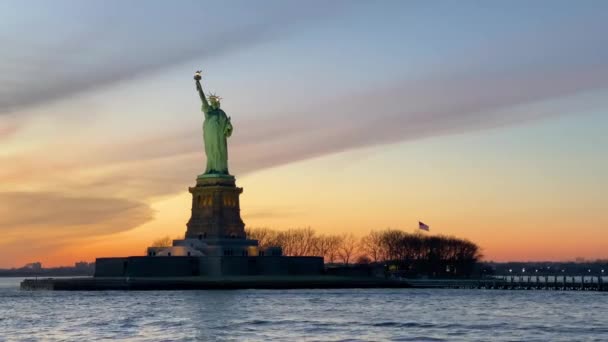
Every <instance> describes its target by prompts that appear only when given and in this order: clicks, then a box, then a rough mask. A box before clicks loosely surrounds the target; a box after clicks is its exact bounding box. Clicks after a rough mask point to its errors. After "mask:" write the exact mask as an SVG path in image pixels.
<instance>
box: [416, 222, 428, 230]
mask: <svg viewBox="0 0 608 342" xmlns="http://www.w3.org/2000/svg"><path fill="white" fill-rule="evenodd" d="M418 229H422V230H424V231H427V232H428V231H429V226H427V225H426V224H424V223H422V222H420V221H418Z"/></svg>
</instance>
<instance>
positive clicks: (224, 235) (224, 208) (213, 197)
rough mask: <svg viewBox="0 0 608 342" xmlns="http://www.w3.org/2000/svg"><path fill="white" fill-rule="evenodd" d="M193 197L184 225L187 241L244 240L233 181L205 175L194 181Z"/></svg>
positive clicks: (226, 176) (243, 228)
mask: <svg viewBox="0 0 608 342" xmlns="http://www.w3.org/2000/svg"><path fill="white" fill-rule="evenodd" d="M189 190H190V193H191V194H192V216H191V217H190V220H188V223H187V224H186V226H187V230H186V239H199V240H216V239H245V238H246V237H245V223H243V220H242V219H241V208H240V201H239V195H240V194H241V193H242V192H243V189H242V188H237V187H236V184H235V179H234V177H233V176H229V175H204V176H199V177H198V178H197V179H196V186H195V187H191V188H189Z"/></svg>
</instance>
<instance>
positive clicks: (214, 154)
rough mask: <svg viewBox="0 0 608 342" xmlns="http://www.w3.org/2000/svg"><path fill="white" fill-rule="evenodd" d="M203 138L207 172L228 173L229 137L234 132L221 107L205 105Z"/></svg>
mask: <svg viewBox="0 0 608 342" xmlns="http://www.w3.org/2000/svg"><path fill="white" fill-rule="evenodd" d="M203 112H204V113H205V121H204V122H203V140H204V142H205V154H206V155H207V167H206V168H205V174H224V175H228V174H229V173H228V146H227V138H228V137H229V136H230V135H231V134H232V124H231V123H230V119H229V118H228V116H227V115H226V113H225V112H224V111H223V110H221V109H219V108H211V107H207V108H206V107H205V106H203Z"/></svg>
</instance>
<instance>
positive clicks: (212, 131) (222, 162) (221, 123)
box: [194, 71, 232, 177]
mask: <svg viewBox="0 0 608 342" xmlns="http://www.w3.org/2000/svg"><path fill="white" fill-rule="evenodd" d="M194 80H195V81H196V89H197V90H198V94H199V96H200V97H201V101H202V102H203V106H202V111H203V113H205V121H204V122H203V140H204V142H205V154H206V155H207V167H206V168H205V173H203V174H201V175H199V177H203V176H205V175H230V173H228V146H227V138H228V137H230V135H231V134H232V124H231V123H230V117H229V116H227V115H226V113H225V112H224V111H223V110H221V109H220V100H221V98H220V97H219V96H217V95H215V94H211V95H210V96H209V98H208V99H207V97H206V96H205V93H204V92H203V87H202V86H201V82H200V81H201V71H197V72H196V74H195V75H194Z"/></svg>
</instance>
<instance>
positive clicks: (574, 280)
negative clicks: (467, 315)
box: [401, 275, 608, 291]
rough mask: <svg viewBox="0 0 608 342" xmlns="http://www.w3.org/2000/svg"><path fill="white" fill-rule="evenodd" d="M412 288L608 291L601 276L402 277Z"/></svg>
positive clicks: (607, 283) (606, 283)
mask: <svg viewBox="0 0 608 342" xmlns="http://www.w3.org/2000/svg"><path fill="white" fill-rule="evenodd" d="M401 280H402V281H405V282H408V283H409V284H410V285H411V286H412V287H413V288H452V289H497V290H556V291H608V282H607V281H606V279H604V277H602V276H566V275H564V276H531V275H525V276H524V275H520V276H517V275H515V276H496V277H492V278H481V279H404V278H401Z"/></svg>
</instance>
